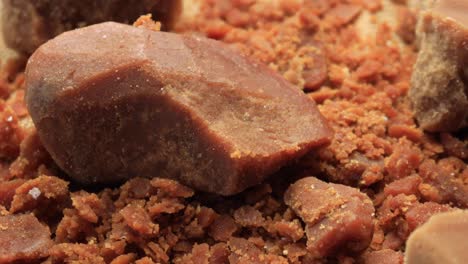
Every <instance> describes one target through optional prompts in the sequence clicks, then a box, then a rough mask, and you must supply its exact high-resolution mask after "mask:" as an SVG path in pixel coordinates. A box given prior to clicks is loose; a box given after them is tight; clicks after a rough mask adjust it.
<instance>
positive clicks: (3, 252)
mask: <svg viewBox="0 0 468 264" xmlns="http://www.w3.org/2000/svg"><path fill="white" fill-rule="evenodd" d="M52 244H53V242H52V240H51V238H50V231H49V228H48V227H47V226H45V225H43V224H41V223H40V222H39V221H38V220H37V218H36V217H34V215H31V214H17V215H5V216H0V263H12V262H14V261H17V260H19V261H22V260H26V261H27V260H29V261H34V260H37V259H41V258H43V257H47V256H48V249H49V247H50V246H51V245H52Z"/></svg>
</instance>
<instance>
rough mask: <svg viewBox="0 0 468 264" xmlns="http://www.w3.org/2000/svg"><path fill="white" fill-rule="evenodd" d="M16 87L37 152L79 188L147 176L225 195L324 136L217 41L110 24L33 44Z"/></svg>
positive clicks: (311, 116) (290, 99)
mask: <svg viewBox="0 0 468 264" xmlns="http://www.w3.org/2000/svg"><path fill="white" fill-rule="evenodd" d="M76 43H80V44H79V45H76ZM26 83H27V95H26V101H27V105H28V108H29V111H30V113H31V117H32V119H33V121H34V123H35V125H36V127H37V129H38V133H39V136H40V138H41V140H42V142H43V144H44V146H45V148H46V149H47V150H48V151H49V152H50V154H51V156H52V157H53V158H54V160H55V161H56V162H57V164H58V165H59V166H60V167H61V168H62V169H63V170H64V171H65V172H67V173H68V174H69V175H70V177H72V178H73V179H75V180H77V181H79V182H82V183H88V184H89V183H109V182H119V181H122V180H125V179H128V178H131V177H136V176H140V177H141V176H143V177H155V176H158V177H165V178H172V179H177V180H179V181H180V182H182V183H184V184H187V185H189V186H192V187H194V188H197V189H199V190H203V191H209V192H215V193H219V194H223V195H229V194H234V193H237V192H240V191H242V190H244V189H245V188H247V187H249V186H252V185H255V184H258V183H259V182H261V181H262V180H263V179H264V178H265V177H266V176H267V175H269V174H271V173H273V172H274V171H276V170H278V169H279V168H280V167H281V166H283V165H285V164H286V163H288V162H290V161H292V160H294V159H296V158H298V157H300V156H302V155H304V154H305V153H307V152H309V151H310V150H311V149H312V148H315V147H317V146H320V145H323V144H327V143H328V142H329V141H330V138H331V135H332V133H331V130H330V128H329V127H328V125H327V123H326V122H325V120H324V118H323V117H322V115H321V114H320V113H319V111H318V110H317V107H316V105H315V103H314V102H313V101H312V100H310V99H309V98H308V97H307V96H305V95H304V94H303V93H302V92H301V91H300V90H298V89H297V88H295V87H294V86H292V85H291V84H289V83H288V82H287V81H286V80H284V79H283V78H282V77H280V76H279V75H278V74H276V73H274V72H273V71H271V70H269V69H267V68H266V67H265V66H263V65H260V64H257V63H255V62H253V61H251V60H249V59H247V58H245V57H243V56H241V55H239V54H238V53H236V52H234V51H233V50H231V49H230V48H228V47H226V46H224V45H223V44H221V43H219V42H217V41H213V40H208V39H205V38H200V37H195V36H184V35H177V34H173V33H164V32H154V31H149V30H145V29H139V28H134V27H131V26H127V25H123V24H118V23H113V22H108V23H103V24H98V25H94V26H90V27H87V28H83V29H78V30H75V31H71V32H67V33H64V34H62V35H61V36H59V37H57V38H55V39H54V40H51V41H49V42H48V43H46V44H44V45H43V46H41V47H40V48H39V49H38V50H37V51H36V52H35V53H34V54H33V56H32V57H31V58H30V60H29V63H28V65H27V69H26Z"/></svg>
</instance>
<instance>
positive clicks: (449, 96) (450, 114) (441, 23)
mask: <svg viewBox="0 0 468 264" xmlns="http://www.w3.org/2000/svg"><path fill="white" fill-rule="evenodd" d="M466 11H468V2H466V1H462V0H440V1H436V2H435V4H434V5H433V7H432V8H431V9H428V10H425V11H422V12H420V18H419V20H420V21H419V22H418V28H417V32H416V33H417V37H418V39H419V40H420V41H419V42H420V51H419V54H418V58H417V61H416V64H415V65H414V71H413V75H412V78H411V89H410V91H409V98H410V100H411V102H412V104H413V110H414V113H415V116H416V118H417V120H418V121H419V124H420V126H421V127H422V128H423V129H425V130H428V131H455V130H458V129H460V128H462V127H465V126H467V125H468V111H467V109H468V86H467V83H466V82H467V80H468V79H467V78H468V68H467V67H466V65H467V64H466V61H467V59H468V46H467V45H466V43H467V41H468V18H466V17H465V16H464V15H463V14H464V12H465V13H466Z"/></svg>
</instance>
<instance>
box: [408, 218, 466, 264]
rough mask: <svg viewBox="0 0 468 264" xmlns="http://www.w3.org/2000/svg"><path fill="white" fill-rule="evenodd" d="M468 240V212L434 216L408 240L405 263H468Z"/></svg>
mask: <svg viewBox="0 0 468 264" xmlns="http://www.w3.org/2000/svg"><path fill="white" fill-rule="evenodd" d="M467 236H468V211H466V210H457V211H453V212H446V213H441V214H437V215H434V216H433V217H431V218H430V219H429V221H427V222H426V223H425V224H424V225H422V226H421V227H419V228H418V229H416V230H415V231H414V232H413V233H412V234H411V235H410V237H409V238H408V242H407V243H406V253H405V263H407V264H419V263H425V264H432V263H434V264H435V263H448V264H462V263H466V260H467V259H468V251H467V250H466V237H467Z"/></svg>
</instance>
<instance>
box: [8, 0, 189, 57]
mask: <svg viewBox="0 0 468 264" xmlns="http://www.w3.org/2000/svg"><path fill="white" fill-rule="evenodd" d="M2 1H3V8H2V19H3V29H2V30H3V36H4V39H5V41H6V43H7V45H8V46H9V47H11V48H13V49H15V50H17V51H19V52H21V53H25V54H31V53H32V52H34V50H35V49H36V48H37V47H39V46H40V45H41V44H42V43H44V42H46V41H47V40H49V39H51V38H52V37H54V36H57V35H58V34H60V33H62V32H65V31H67V30H71V29H74V28H77V27H83V26H86V25H91V24H96V23H101V22H105V21H117V22H122V23H132V22H133V21H135V20H136V19H137V18H138V17H139V16H140V15H144V14H148V13H150V14H152V15H153V18H154V19H155V20H158V21H161V22H162V26H163V29H165V30H166V29H170V28H172V26H173V25H174V23H175V21H176V19H177V18H178V16H179V14H180V13H181V7H182V2H181V0H80V1H76V0H2Z"/></svg>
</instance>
